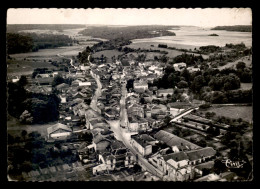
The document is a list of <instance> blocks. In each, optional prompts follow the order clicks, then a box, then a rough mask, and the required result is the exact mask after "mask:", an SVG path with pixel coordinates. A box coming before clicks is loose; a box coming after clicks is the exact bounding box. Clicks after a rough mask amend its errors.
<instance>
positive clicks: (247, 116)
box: [207, 106, 253, 122]
mask: <svg viewBox="0 0 260 189" xmlns="http://www.w3.org/2000/svg"><path fill="white" fill-rule="evenodd" d="M207 112H215V113H216V116H225V117H229V118H235V119H238V118H242V119H243V120H245V121H248V122H252V119H253V107H252V106H213V107H210V108H209V109H208V110H207Z"/></svg>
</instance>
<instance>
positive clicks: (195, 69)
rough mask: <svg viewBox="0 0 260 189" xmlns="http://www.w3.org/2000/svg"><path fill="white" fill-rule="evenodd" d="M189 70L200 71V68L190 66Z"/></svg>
mask: <svg viewBox="0 0 260 189" xmlns="http://www.w3.org/2000/svg"><path fill="white" fill-rule="evenodd" d="M187 70H188V71H189V72H190V73H191V72H197V71H200V68H194V67H188V68H187Z"/></svg>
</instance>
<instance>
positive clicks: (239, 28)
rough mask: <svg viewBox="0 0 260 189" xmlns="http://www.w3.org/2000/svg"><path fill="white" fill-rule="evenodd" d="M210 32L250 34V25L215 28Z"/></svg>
mask: <svg viewBox="0 0 260 189" xmlns="http://www.w3.org/2000/svg"><path fill="white" fill-rule="evenodd" d="M211 30H226V31H237V32H252V25H236V26H217V27H214V28H212V29H211Z"/></svg>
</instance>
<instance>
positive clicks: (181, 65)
mask: <svg viewBox="0 0 260 189" xmlns="http://www.w3.org/2000/svg"><path fill="white" fill-rule="evenodd" d="M173 67H174V70H175V71H179V72H180V71H182V70H183V69H185V68H186V63H184V62H180V63H175V64H173Z"/></svg>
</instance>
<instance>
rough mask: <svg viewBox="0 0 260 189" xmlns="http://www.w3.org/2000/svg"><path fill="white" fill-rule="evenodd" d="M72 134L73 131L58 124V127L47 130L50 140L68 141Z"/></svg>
mask: <svg viewBox="0 0 260 189" xmlns="http://www.w3.org/2000/svg"><path fill="white" fill-rule="evenodd" d="M71 134H72V129H71V128H69V127H68V126H67V125H64V124H61V123H57V124H56V125H54V126H51V127H48V128H47V139H48V140H66V139H68V138H69V137H70V136H71Z"/></svg>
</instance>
